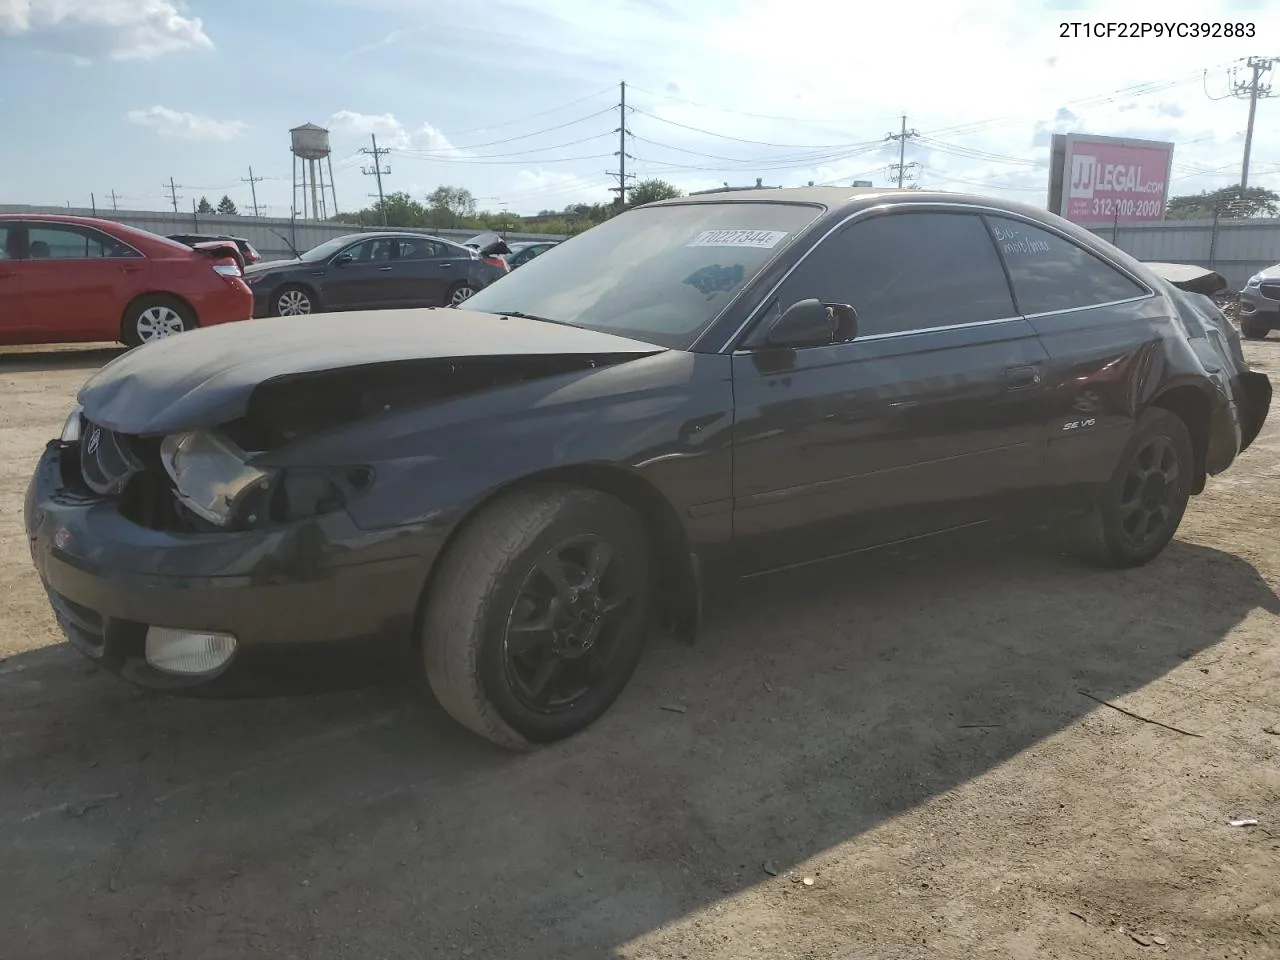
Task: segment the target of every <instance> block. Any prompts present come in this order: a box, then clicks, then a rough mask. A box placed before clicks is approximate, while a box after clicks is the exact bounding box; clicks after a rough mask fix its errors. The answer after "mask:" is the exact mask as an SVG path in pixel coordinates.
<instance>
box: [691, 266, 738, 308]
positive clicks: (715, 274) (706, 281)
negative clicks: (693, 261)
mask: <svg viewBox="0 0 1280 960" xmlns="http://www.w3.org/2000/svg"><path fill="white" fill-rule="evenodd" d="M745 276H746V271H745V270H743V269H742V264H740V263H735V264H734V265H733V266H732V267H722V266H720V264H718V263H717V264H715V265H714V266H709V267H703V268H702V269H701V270H696V271H694V272H693V273H691V274H689V276H687V277H685V278H684V282H685V283H687V284H688V285H689V286H691V287H693V288H694V289H695V290H697V291H698V292H699V293H705V294H706V295H707V299H708V300H710V299H711V298H712V297H714V296H715V295H716V294H717V293H727V292H729V291H730V290H733V289H734V288H736V287H740V286H742V281H743V279H744V277H745Z"/></svg>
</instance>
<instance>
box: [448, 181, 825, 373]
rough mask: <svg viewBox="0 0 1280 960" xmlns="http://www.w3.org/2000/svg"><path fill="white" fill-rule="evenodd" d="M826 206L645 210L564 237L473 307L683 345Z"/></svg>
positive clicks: (484, 293)
mask: <svg viewBox="0 0 1280 960" xmlns="http://www.w3.org/2000/svg"><path fill="white" fill-rule="evenodd" d="M821 213H822V210H821V209H820V208H818V207H813V206H805V205H801V204H795V203H762V202H758V201H755V202H749V203H744V202H737V203H733V202H725V203H689V204H677V205H673V206H665V207H648V208H644V207H642V208H640V209H638V210H632V211H630V212H628V213H624V214H621V215H619V216H617V217H614V218H613V219H611V220H606V221H605V222H604V223H602V224H600V225H599V226H598V227H593V228H592V229H590V230H588V231H587V232H586V233H582V234H579V235H578V236H576V237H574V238H573V239H571V240H566V241H565V242H564V243H560V244H557V245H556V246H554V247H552V248H551V249H549V250H547V251H546V252H545V253H543V254H542V255H541V256H539V257H536V258H534V259H533V260H531V261H529V262H528V263H527V264H525V265H524V266H523V267H521V268H520V269H519V270H517V271H513V272H512V273H509V274H507V275H506V276H505V277H503V278H502V279H501V280H500V281H498V282H496V283H494V284H492V285H490V286H488V287H486V288H485V289H483V290H481V291H480V292H478V293H476V294H474V295H473V296H472V297H471V298H470V299H469V300H468V301H467V303H466V309H468V310H481V311H485V312H488V313H506V312H512V311H515V312H519V313H526V314H531V315H533V316H538V317H546V318H547V319H548V320H556V321H559V322H562V323H570V324H573V325H574V326H579V327H589V328H591V329H593V330H602V331H605V332H608V333H616V334H619V335H620V336H629V337H634V338H636V339H638V340H644V341H646V342H648V343H656V344H660V345H661V346H666V347H674V348H676V349H680V350H683V349H686V348H688V346H689V345H690V344H692V343H693V341H694V340H696V339H697V337H698V335H699V334H700V333H701V332H702V331H703V330H705V329H706V328H707V326H708V325H710V324H711V323H712V322H713V321H714V320H715V319H716V317H717V316H719V314H720V312H721V311H722V310H723V309H724V308H725V306H726V305H727V304H728V303H729V301H730V300H732V299H733V297H734V296H735V295H736V294H737V293H738V292H739V291H740V290H741V289H742V288H743V287H744V286H746V284H747V283H749V282H750V281H751V280H752V278H754V277H755V276H756V275H757V274H758V273H759V272H760V271H761V270H762V269H763V268H764V267H765V265H766V264H767V263H768V262H769V261H770V260H771V259H772V258H773V257H774V256H775V255H776V254H777V253H778V252H779V251H780V250H781V249H782V248H783V247H784V246H785V245H786V244H787V243H788V242H789V241H791V240H793V239H794V238H795V236H796V235H797V234H798V233H799V232H800V231H801V230H803V229H804V228H805V227H806V226H808V225H809V224H810V223H812V222H813V221H814V220H815V219H816V218H817V217H818V216H819V215H820V214H821Z"/></svg>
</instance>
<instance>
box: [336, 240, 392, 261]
mask: <svg viewBox="0 0 1280 960" xmlns="http://www.w3.org/2000/svg"><path fill="white" fill-rule="evenodd" d="M396 242H397V241H396V238H395V237H372V238H370V239H368V240H362V241H361V242H360V243H357V244H355V245H354V246H351V247H347V249H346V250H344V251H343V253H349V254H351V259H352V260H354V261H355V262H356V263H379V262H385V261H387V260H390V259H391V258H392V257H394V256H395V254H396V250H395V246H396Z"/></svg>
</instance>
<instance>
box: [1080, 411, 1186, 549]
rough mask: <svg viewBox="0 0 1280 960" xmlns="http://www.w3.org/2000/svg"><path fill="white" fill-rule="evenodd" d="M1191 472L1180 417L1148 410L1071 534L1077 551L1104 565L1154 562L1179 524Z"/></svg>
mask: <svg viewBox="0 0 1280 960" xmlns="http://www.w3.org/2000/svg"><path fill="white" fill-rule="evenodd" d="M1194 468H1195V456H1194V451H1193V448H1192V444H1191V433H1190V431H1188V430H1187V425H1186V424H1185V423H1184V422H1183V420H1182V418H1181V417H1179V416H1178V415H1177V414H1174V413H1171V412H1170V411H1168V410H1165V409H1163V408H1160V407H1152V408H1151V409H1149V410H1147V412H1146V413H1144V414H1143V415H1142V416H1141V418H1139V420H1138V424H1137V430H1136V431H1135V432H1134V435H1133V438H1132V439H1131V440H1130V441H1129V444H1128V446H1127V447H1125V451H1124V454H1123V455H1122V456H1121V458H1120V463H1119V464H1118V465H1117V467H1116V471H1115V473H1114V474H1113V475H1112V477H1111V480H1110V482H1109V483H1108V484H1107V486H1106V488H1105V489H1104V490H1103V492H1102V495H1101V496H1100V497H1099V498H1098V502H1097V503H1096V504H1095V506H1094V508H1093V510H1092V512H1091V513H1089V514H1088V515H1087V516H1086V517H1084V518H1083V519H1082V520H1081V521H1080V522H1079V524H1078V525H1077V527H1076V528H1075V529H1073V530H1072V531H1070V533H1071V534H1072V536H1071V539H1072V540H1073V541H1074V544H1073V545H1074V546H1075V547H1076V552H1078V553H1079V554H1081V555H1082V556H1083V557H1084V558H1085V559H1087V560H1090V561H1092V562H1094V563H1096V564H1098V565H1100V566H1107V567H1137V566H1141V565H1142V564H1144V563H1148V562H1149V561H1151V560H1153V559H1155V557H1156V556H1157V555H1159V553H1160V552H1161V551H1162V550H1164V548H1165V547H1166V546H1167V545H1168V543H1169V541H1170V540H1172V539H1173V535H1174V534H1175V533H1176V532H1177V530H1178V525H1179V524H1180V523H1181V522H1182V515H1183V514H1184V513H1185V512H1186V509H1187V503H1188V502H1189V501H1190V499H1191V479H1192V472H1193V470H1194Z"/></svg>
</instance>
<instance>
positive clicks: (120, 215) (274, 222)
mask: <svg viewBox="0 0 1280 960" xmlns="http://www.w3.org/2000/svg"><path fill="white" fill-rule="evenodd" d="M0 213H17V214H23V213H61V214H71V215H73V216H77V217H91V216H94V215H95V214H94V212H93V211H92V210H87V209H72V208H68V207H28V206H21V205H16V204H15V205H4V204H0ZM96 215H97V216H99V217H102V218H104V219H107V220H115V221H117V222H118V223H125V224H128V225H129V226H131V227H138V228H139V229H142V230H150V231H151V232H152V233H158V234H161V235H162V236H164V235H167V234H171V233H225V234H230V235H232V236H236V237H245V238H246V239H247V240H248V241H249V242H250V243H252V244H253V245H254V247H255V248H256V249H257V251H258V252H259V253H261V254H262V257H263V259H264V260H280V259H283V258H286V257H292V256H293V254H292V253H291V252H290V251H289V244H290V243H292V244H293V245H294V246H295V247H296V248H297V249H298V250H308V249H310V248H311V247H314V246H316V245H317V244H320V243H323V242H324V241H326V240H329V239H332V238H333V237H340V236H342V235H343V234H348V233H367V232H369V231H372V230H381V229H383V228H382V227H358V226H355V225H354V224H350V223H333V222H329V221H323V222H321V221H315V220H294V221H290V220H288V219H273V218H269V217H224V216H221V215H218V214H199V215H197V214H194V213H164V212H156V211H145V210H120V211H118V212H108V211H103V210H99V211H98V212H97V214H96ZM273 231H274V232H273ZM409 232H411V233H429V234H431V235H432V236H436V237H444V238H445V239H449V240H470V239H471V238H472V237H474V236H475V235H476V234H477V233H479V232H480V231H478V230H421V231H417V230H412V231H409ZM285 237H287V238H288V241H287V242H286V240H284V239H282V238H285ZM507 239H508V240H509V241H512V242H515V241H517V240H561V239H563V237H561V236H559V235H552V234H544V233H508V234H507Z"/></svg>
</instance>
